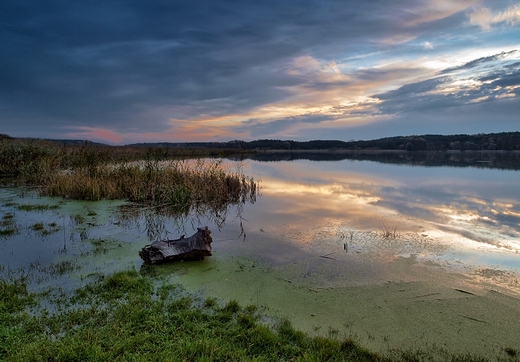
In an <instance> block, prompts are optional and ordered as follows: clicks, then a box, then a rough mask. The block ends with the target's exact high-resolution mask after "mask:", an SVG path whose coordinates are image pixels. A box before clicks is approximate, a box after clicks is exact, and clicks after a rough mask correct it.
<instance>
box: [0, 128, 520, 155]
mask: <svg viewBox="0 0 520 362" xmlns="http://www.w3.org/2000/svg"><path fill="white" fill-rule="evenodd" d="M8 138H11V137H9V136H8V135H4V134H0V140H2V139H8ZM50 141H55V142H60V143H64V144H69V145H85V144H90V145H101V144H100V143H96V142H91V141H85V140H50ZM127 146H131V147H162V148H192V149H195V148H211V149H215V150H219V149H220V150H223V149H228V150H243V151H254V150H285V151H291V150H292V151H294V150H402V151H493V150H504V151H515V150H520V132H502V133H486V134H484V133H480V134H474V135H467V134H458V135H449V136H444V135H433V134H428V135H422V136H398V137H386V138H379V139H375V140H370V141H339V140H313V141H292V140H276V139H260V140H256V141H242V140H234V141H229V142H155V143H134V144H130V145H127Z"/></svg>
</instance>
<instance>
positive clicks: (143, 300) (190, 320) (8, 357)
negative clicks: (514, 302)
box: [0, 271, 510, 361]
mask: <svg viewBox="0 0 520 362" xmlns="http://www.w3.org/2000/svg"><path fill="white" fill-rule="evenodd" d="M0 356H1V358H2V360H5V361H107V360H112V361H152V360H153V361H428V360H430V359H429V357H428V356H427V355H425V354H423V353H421V352H413V353H411V352H403V351H390V352H388V354H387V355H384V356H383V355H378V354H374V353H371V352H368V351H367V350H364V349H362V348H360V347H359V346H357V345H356V344H355V343H354V342H353V341H352V340H350V339H341V338H329V337H310V336H308V335H306V334H304V333H301V332H299V331H297V330H295V329H294V328H293V327H292V326H291V324H290V323H289V322H288V321H286V320H282V321H272V320H270V321H269V322H266V321H265V320H263V318H262V315H261V313H259V311H258V309H257V307H255V306H253V305H251V306H246V307H242V306H240V305H239V304H238V303H236V302H235V301H229V302H227V303H226V304H222V305H221V304H219V303H218V302H217V301H216V300H214V299H205V300H201V299H197V298H195V297H194V296H192V295H189V294H187V293H186V292H185V291H184V290H183V289H182V288H181V287H179V286H177V285H164V284H163V285H161V286H159V287H154V285H153V284H152V282H151V281H150V279H149V278H147V277H145V276H142V275H140V274H139V273H137V272H136V271H128V272H119V273H115V274H113V275H112V276H109V277H100V278H99V279H98V280H97V281H95V282H93V283H91V284H89V285H87V286H86V287H84V288H80V289H78V290H76V291H75V292H74V293H73V294H71V295H64V294H60V293H59V292H56V291H47V292H45V293H42V294H39V295H33V294H31V293H29V292H28V291H27V288H26V286H25V283H24V281H23V280H21V279H18V280H10V281H5V280H2V281H1V282H0ZM446 360H450V361H485V359H481V358H475V357H471V356H469V355H461V356H451V357H449V358H447V359H446ZM507 360H510V359H507Z"/></svg>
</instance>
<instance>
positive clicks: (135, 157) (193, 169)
mask: <svg viewBox="0 0 520 362" xmlns="http://www.w3.org/2000/svg"><path fill="white" fill-rule="evenodd" d="M205 152H206V153H197V152H196V151H195V150H181V149H167V148H148V149H146V148H142V147H110V146H97V145H91V144H83V145H81V146H79V145H62V144H57V143H53V142H47V141H37V140H28V141H26V140H13V139H4V140H1V141H0V176H1V177H3V178H4V179H9V180H11V181H14V182H16V183H18V184H29V185H35V186H40V188H39V192H40V194H41V195H48V196H62V197H65V198H70V199H78V200H101V199H125V200H129V201H132V202H138V203H146V204H153V205H160V206H171V207H174V208H176V209H178V210H179V211H186V210H187V209H189V207H190V206H199V205H209V206H211V207H212V208H217V209H218V208H219V207H221V206H222V205H225V204H227V203H244V202H246V201H251V202H254V200H255V198H256V195H257V183H256V182H255V181H254V180H253V179H252V178H250V177H247V176H245V175H243V174H242V173H241V172H240V171H231V170H226V169H225V168H224V167H223V166H222V164H221V163H220V162H219V161H217V160H210V161H208V160H202V159H200V158H199V159H196V160H195V161H194V160H193V159H192V160H188V158H189V157H194V156H208V155H209V154H207V152H208V151H207V150H206V151H205Z"/></svg>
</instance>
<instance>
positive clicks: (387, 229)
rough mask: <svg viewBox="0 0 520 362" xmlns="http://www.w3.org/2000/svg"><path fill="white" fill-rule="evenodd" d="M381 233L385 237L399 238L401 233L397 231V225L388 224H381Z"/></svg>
mask: <svg viewBox="0 0 520 362" xmlns="http://www.w3.org/2000/svg"><path fill="white" fill-rule="evenodd" d="M379 234H380V235H381V237H382V238H383V239H397V238H398V237H399V234H398V233H397V226H395V225H394V226H387V225H385V224H381V225H380V227H379Z"/></svg>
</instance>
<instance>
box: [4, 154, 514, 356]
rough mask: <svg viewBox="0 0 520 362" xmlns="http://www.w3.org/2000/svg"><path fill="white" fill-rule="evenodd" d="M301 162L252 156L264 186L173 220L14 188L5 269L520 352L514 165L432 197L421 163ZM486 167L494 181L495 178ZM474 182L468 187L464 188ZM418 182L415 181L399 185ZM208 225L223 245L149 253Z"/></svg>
mask: <svg viewBox="0 0 520 362" xmlns="http://www.w3.org/2000/svg"><path fill="white" fill-rule="evenodd" d="M293 166H294V167H293ZM297 166H298V165H294V164H286V165H282V166H280V165H279V164H277V165H264V164H259V163H251V164H245V165H243V167H244V168H245V171H246V173H248V174H249V173H253V174H255V175H257V176H256V177H257V178H261V179H262V181H261V184H262V189H261V193H262V196H261V197H260V198H258V200H257V202H256V203H255V204H246V205H239V206H230V207H229V208H228V209H227V210H226V211H224V212H222V213H220V214H219V215H208V214H198V213H197V212H191V213H189V214H185V215H181V216H178V217H173V216H172V214H171V213H168V212H159V210H156V209H153V208H146V207H142V206H139V205H131V204H128V203H125V202H123V201H101V202H76V201H70V200H63V199H58V198H41V197H38V196H37V193H36V191H34V190H29V189H18V188H2V189H0V222H1V224H0V264H1V273H2V275H3V276H4V277H19V276H24V277H26V279H27V280H28V281H29V283H30V285H31V288H33V289H34V290H42V289H45V288H48V287H49V286H52V287H59V288H62V289H64V290H69V289H73V288H76V287H77V286H79V285H82V284H84V283H86V282H87V281H89V280H90V279H91V278H92V277H93V276H95V275H98V274H108V273H111V272H113V271H117V270H124V269H128V268H136V269H138V270H141V271H142V272H143V273H144V274H145V275H148V276H149V277H152V278H156V279H157V280H158V281H159V282H160V281H161V280H168V281H173V282H181V283H183V284H184V285H185V286H186V287H187V288H188V289H189V290H190V291H192V292H194V293H201V294H204V295H208V296H215V297H217V298H220V299H222V300H229V299H236V300H237V301H239V302H240V303H242V304H251V303H254V304H257V305H259V306H261V307H264V308H265V311H266V313H267V314H269V315H271V316H274V317H288V318H289V319H290V320H291V321H292V322H293V324H294V325H295V326H296V327H298V328H300V329H302V330H305V331H307V332H309V333H311V334H312V333H315V334H320V335H334V336H339V337H352V338H354V339H355V340H357V341H359V342H360V343H362V344H363V345H364V346H366V347H369V348H370V349H373V350H376V351H379V350H382V351H384V350H387V349H392V348H407V349H408V348H410V349H423V350H424V349H426V350H430V349H434V350H435V351H436V353H437V354H442V351H443V350H446V351H449V352H450V353H453V352H454V353H465V352H471V353H477V354H481V355H488V356H491V355H492V356H496V355H500V354H503V353H505V352H504V348H513V349H517V350H518V351H520V341H519V340H518V338H516V336H518V335H520V322H519V321H520V299H518V298H519V296H520V285H519V284H520V278H519V271H520V262H519V260H520V258H519V245H520V244H519V242H518V235H519V230H520V224H518V215H520V214H518V205H519V203H518V201H517V200H516V199H515V196H507V195H506V193H505V191H504V189H505V190H507V189H508V188H511V186H508V185H509V184H507V185H505V180H510V183H513V184H514V183H515V180H516V178H517V177H518V175H517V174H516V173H514V172H513V173H509V174H507V175H506V176H505V177H503V178H501V179H500V182H499V183H500V184H501V185H502V186H504V185H505V187H504V188H502V189H500V190H498V189H497V190H495V191H494V192H489V193H488V194H486V195H484V196H482V195H480V196H479V188H481V187H483V185H482V184H481V183H478V184H477V185H476V186H474V187H473V189H472V188H471V182H470V179H471V178H473V176H472V175H470V176H467V178H466V179H464V177H466V176H464V177H462V179H460V177H459V178H458V179H457V178H455V177H454V176H453V173H452V177H454V178H453V179H452V180H451V181H450V182H447V181H446V179H445V178H443V180H444V182H445V183H447V184H448V185H447V186H446V185H444V186H443V190H444V189H449V190H450V191H449V192H444V191H442V190H441V189H440V188H438V189H435V188H434V187H432V186H431V185H432V181H431V180H430V181H428V182H430V185H429V186H428V187H426V186H424V187H425V188H427V189H428V190H429V192H430V193H431V194H432V195H434V196H432V195H430V196H429V197H426V196H419V192H418V191H417V190H418V189H419V188H420V187H419V186H417V184H418V182H417V180H414V178H417V177H418V176H417V175H415V176H414V175H413V173H412V174H408V175H406V177H407V179H408V180H409V179H412V181H410V182H411V184H406V183H405V182H404V181H403V180H402V179H400V178H399V176H395V177H382V176H378V174H374V173H372V174H370V172H368V175H367V174H362V173H361V172H359V171H356V170H353V171H351V172H350V171H349V172H350V173H348V174H345V173H342V172H339V171H338V170H337V165H336V164H332V165H329V166H331V167H332V166H333V167H332V169H333V170H332V171H331V172H325V170H324V169H322V170H321V171H320V174H321V175H322V176H320V177H318V176H319V175H318V174H316V172H315V171H314V172H311V171H310V170H308V169H306V168H305V167H302V165H299V166H300V167H297ZM303 166H305V164H303ZM327 167H328V166H327ZM268 169H269V170H268ZM282 170H283V172H282ZM291 174H294V176H293V177H290V179H289V180H288V179H287V178H288V175H291ZM296 175H297V176H296ZM323 175H325V176H323ZM387 175H388V174H387ZM397 175H399V172H397ZM481 176H482V175H481ZM484 176H485V177H484ZM484 176H482V177H480V180H483V179H484V181H485V182H486V185H485V186H486V187H488V184H487V183H488V181H489V180H491V179H493V178H494V177H496V175H487V176H486V175H484ZM422 177H423V180H424V179H425V178H424V176H422ZM428 177H429V175H427V176H426V179H428ZM468 180H469V181H468ZM484 181H482V182H484ZM463 182H466V186H465V187H466V189H468V191H467V192H461V191H460V190H461V188H462V186H460V187H459V186H457V185H462V183H463ZM437 183H438V182H437ZM421 185H423V184H421ZM412 186H413V187H415V186H417V187H415V191H414V192H410V191H400V192H399V193H398V192H397V191H396V190H398V188H399V187H401V188H404V189H405V190H409V189H412ZM421 187H422V186H421ZM454 189H457V190H458V191H457V192H458V193H455V192H454ZM411 195H412V196H411ZM405 196H406V197H408V199H407V201H406V205H407V206H406V205H405V201H403V199H402V198H403V197H405ZM446 200H447V201H446ZM476 205H480V206H479V207H477V206H476ZM416 206H417V207H416ZM410 210H411V211H410ZM517 214H518V215H517ZM493 215H498V216H496V217H494V216H493ZM515 215H516V216H515ZM503 220H506V221H507V222H503ZM206 225H207V226H209V228H210V230H211V231H212V236H213V240H214V241H213V250H214V255H213V256H212V257H209V258H206V260H204V261H202V262H193V263H179V264H173V265H159V266H151V267H150V266H146V265H143V263H142V261H141V260H140V258H139V256H138V251H139V250H140V249H141V248H142V247H143V246H145V245H146V244H149V243H150V242H152V241H154V240H162V239H174V238H177V237H179V236H180V235H191V234H192V233H194V232H195V231H196V228H197V227H200V226H206ZM515 225H516V226H515Z"/></svg>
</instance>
